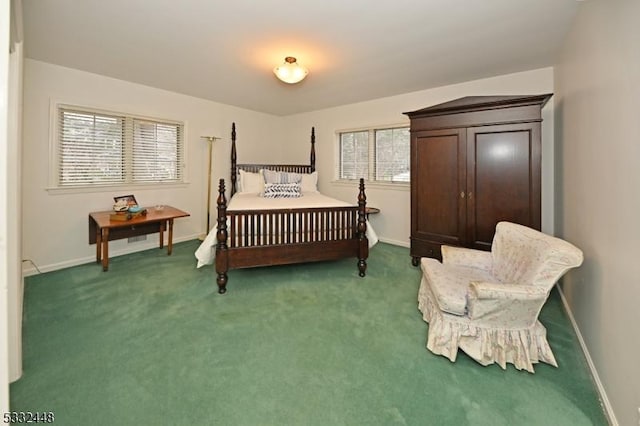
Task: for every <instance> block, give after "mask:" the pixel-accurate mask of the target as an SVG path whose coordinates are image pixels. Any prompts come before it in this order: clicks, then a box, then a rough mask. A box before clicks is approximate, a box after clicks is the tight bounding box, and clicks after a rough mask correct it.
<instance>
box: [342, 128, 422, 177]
mask: <svg viewBox="0 0 640 426" xmlns="http://www.w3.org/2000/svg"><path fill="white" fill-rule="evenodd" d="M391 129H407V130H408V131H410V129H411V128H410V123H409V122H401V123H393V124H386V125H376V126H366V127H356V128H346V129H340V130H336V131H335V144H334V146H335V156H334V158H335V160H334V164H335V167H334V180H333V182H332V183H334V184H338V185H352V184H354V183H356V182H358V179H343V178H342V177H341V170H342V158H341V156H342V145H341V143H342V134H344V133H355V132H368V150H369V151H368V160H369V167H368V175H367V177H366V178H365V182H366V183H367V184H368V186H376V187H381V188H391V189H403V190H408V189H409V188H410V185H411V180H409V181H389V180H376V166H377V164H376V140H375V137H376V131H379V130H391ZM410 147H411V134H409V148H410ZM410 161H411V159H410V158H409V165H410V164H411V163H410ZM409 179H410V178H409Z"/></svg>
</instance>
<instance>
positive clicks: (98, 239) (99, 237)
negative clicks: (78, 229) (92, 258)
mask: <svg viewBox="0 0 640 426" xmlns="http://www.w3.org/2000/svg"><path fill="white" fill-rule="evenodd" d="M101 261H102V229H100V228H98V230H97V232H96V263H100V262H101Z"/></svg>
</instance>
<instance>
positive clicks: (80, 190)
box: [46, 182, 189, 195]
mask: <svg viewBox="0 0 640 426" xmlns="http://www.w3.org/2000/svg"><path fill="white" fill-rule="evenodd" d="M188 185H189V182H180V183H177V182H176V183H149V184H131V185H104V186H103V185H96V186H82V187H76V188H61V187H48V188H46V190H47V192H48V193H49V194H51V195H64V194H87V193H97V192H113V191H124V192H127V193H129V192H130V191H133V190H136V189H139V190H145V189H169V188H186V187H187V186H188Z"/></svg>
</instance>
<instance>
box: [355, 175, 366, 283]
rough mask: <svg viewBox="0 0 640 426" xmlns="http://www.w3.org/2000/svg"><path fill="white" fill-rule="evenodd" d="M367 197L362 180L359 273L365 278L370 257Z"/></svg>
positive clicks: (359, 215)
mask: <svg viewBox="0 0 640 426" xmlns="http://www.w3.org/2000/svg"><path fill="white" fill-rule="evenodd" d="M366 209H367V196H366V195H365V193H364V179H362V178H360V192H359V193H358V228H357V231H358V245H359V246H358V271H359V275H360V276H361V277H364V275H365V271H366V270H367V258H368V257H369V241H368V240H367V219H366V217H367V210H366Z"/></svg>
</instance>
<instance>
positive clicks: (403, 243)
mask: <svg viewBox="0 0 640 426" xmlns="http://www.w3.org/2000/svg"><path fill="white" fill-rule="evenodd" d="M378 241H380V242H382V243H387V244H391V245H394V246H400V247H406V248H409V247H410V245H409V241H399V240H392V239H390V238H382V237H378Z"/></svg>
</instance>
